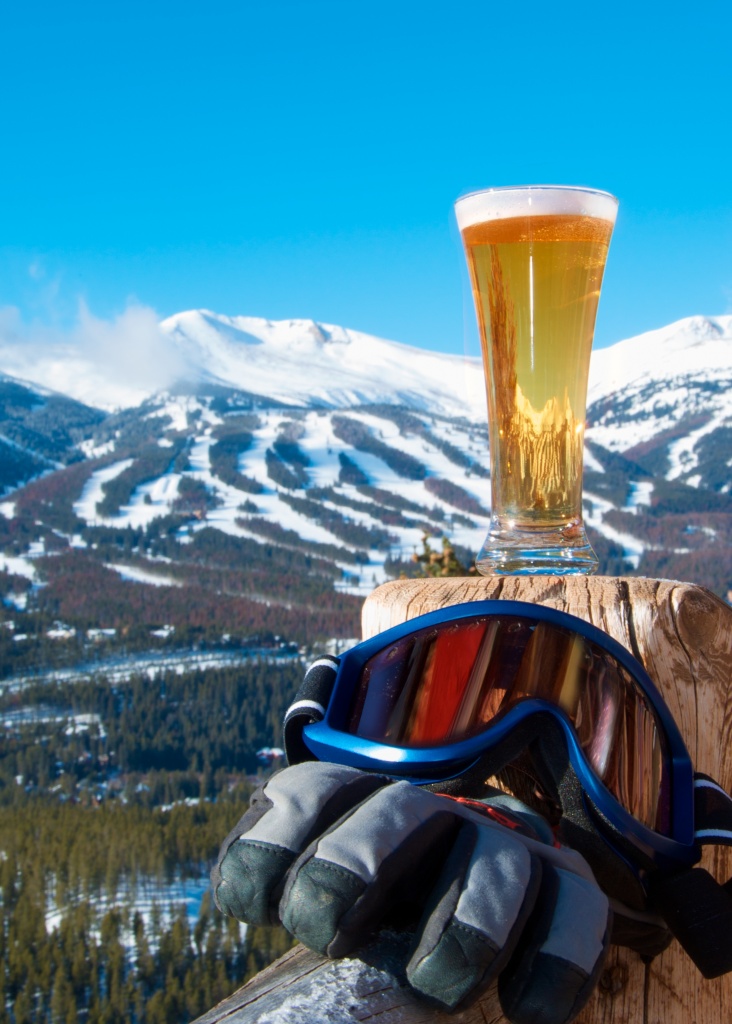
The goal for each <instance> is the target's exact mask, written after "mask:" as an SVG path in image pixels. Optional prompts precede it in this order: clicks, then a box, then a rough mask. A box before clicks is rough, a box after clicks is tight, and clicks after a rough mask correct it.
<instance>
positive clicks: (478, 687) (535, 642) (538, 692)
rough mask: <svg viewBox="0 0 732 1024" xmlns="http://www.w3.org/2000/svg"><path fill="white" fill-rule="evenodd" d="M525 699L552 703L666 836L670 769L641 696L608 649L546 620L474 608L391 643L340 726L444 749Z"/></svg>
mask: <svg viewBox="0 0 732 1024" xmlns="http://www.w3.org/2000/svg"><path fill="white" fill-rule="evenodd" d="M529 699H540V700H545V701H548V702H550V703H551V704H553V705H555V706H556V707H558V708H561V710H562V711H563V712H564V713H565V715H566V716H567V718H568V719H569V721H570V722H571V723H572V725H573V727H574V730H575V733H576V735H577V737H578V741H579V745H580V747H581V749H582V751H583V752H584V754H585V757H586V758H587V761H588V762H589V764H590V765H591V767H592V769H593V770H594V772H595V773H596V775H597V776H598V778H599V779H600V780H601V781H602V782H603V784H604V785H605V786H606V787H607V788H608V789H609V790H610V792H611V793H612V794H613V796H615V798H616V799H617V800H618V801H619V803H620V804H621V805H622V806H623V807H624V808H625V809H626V810H627V811H629V812H630V813H631V814H632V815H633V817H634V818H635V819H636V820H637V821H640V822H641V823H642V824H644V825H646V826H647V827H649V828H652V829H654V830H655V831H657V832H661V833H663V834H668V833H669V829H670V821H669V811H668V808H669V799H668V791H669V779H670V767H669V764H668V758H667V756H666V752H665V749H664V742H663V732H662V731H661V729H660V728H659V726H658V723H657V721H656V717H655V714H654V711H653V708H652V707H651V705H650V704H649V702H648V700H647V699H646V697H645V694H644V693H643V691H642V689H641V688H640V687H639V686H638V684H636V683H635V681H634V680H633V677H632V676H631V675H630V673H629V672H628V671H627V670H626V669H625V667H624V666H623V665H621V664H620V663H619V662H618V661H617V660H616V658H614V657H613V655H612V654H610V653H609V652H607V651H604V650H603V649H602V648H601V647H600V646H599V645H597V644H595V643H593V642H592V641H591V640H588V639H586V638H585V637H582V636H580V635H579V634H577V633H574V632H572V631H571V630H569V629H564V628H562V627H560V626H556V625H553V624H551V623H548V622H542V621H534V620H532V619H529V618H522V617H518V616H505V617H504V616H501V617H497V616H483V617H476V618H474V619H467V620H461V621H459V622H455V623H449V624H447V623H446V624H444V625H441V626H435V627H430V628H425V629H421V630H418V631H416V632H414V633H413V634H411V635H410V636H408V637H404V638H403V639H401V640H398V641H397V642H396V643H394V644H392V645H390V646H389V647H386V648H384V649H383V650H381V651H379V652H378V653H377V654H375V655H373V656H372V657H371V658H370V659H369V660H368V661H367V662H366V664H365V665H364V667H363V669H362V671H361V676H360V680H359V684H358V686H357V688H356V691H355V693H354V697H353V701H352V704H351V709H350V713H349V716H348V720H347V723H346V726H345V728H346V730H347V731H348V732H350V733H351V734H353V735H356V736H361V737H363V738H364V739H369V740H374V741H376V742H379V743H386V744H390V745H393V746H400V747H410V748H419V747H434V746H442V745H443V744H447V743H458V742H460V741H461V740H464V739H467V738H469V737H471V736H475V735H477V734H478V733H481V732H483V731H484V730H485V729H486V728H487V727H488V726H489V725H490V724H491V722H493V721H494V720H495V719H496V718H497V717H499V716H501V715H503V714H504V713H506V712H507V711H509V710H510V708H512V707H514V706H515V705H516V704H517V703H518V702H520V701H522V700H529Z"/></svg>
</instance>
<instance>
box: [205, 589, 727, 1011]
mask: <svg viewBox="0 0 732 1024" xmlns="http://www.w3.org/2000/svg"><path fill="white" fill-rule="evenodd" d="M489 598H490V599H499V598H502V599H505V600H521V601H533V602H536V603H539V604H545V605H549V606H551V607H554V608H560V609H563V610H564V611H568V612H571V613H572V614H574V615H577V616H579V617H580V618H583V619H586V620H588V621H590V622H592V623H594V624H595V625H597V626H599V627H600V629H603V630H604V631H605V632H607V633H609V634H610V636H612V637H614V638H615V639H616V640H618V641H619V642H620V643H621V644H623V645H624V646H625V647H626V648H628V650H630V651H631V652H632V653H633V654H634V655H635V657H636V658H638V660H639V661H641V662H642V663H643V664H644V665H645V667H646V669H647V671H648V673H649V675H650V676H651V678H652V679H653V680H654V682H655V683H656V684H657V686H658V687H659V689H660V690H661V693H662V694H663V696H664V698H665V700H666V702H667V703H668V705H669V708H670V709H671V712H672V714H673V715H674V718H675V719H676V721H677V723H678V725H679V728H680V729H681V732H682V735H683V736H684V740H685V741H686V744H687V747H688V749H689V753H690V754H691V758H692V761H693V763H694V766H695V768H696V769H697V770H698V771H703V772H707V773H708V774H709V775H711V776H712V777H713V778H715V779H716V780H717V781H718V782H719V783H720V785H722V786H723V787H724V788H725V789H726V790H727V791H728V792H729V791H732V752H731V751H730V734H731V732H732V609H731V608H730V607H728V606H727V605H726V604H724V602H722V601H720V600H719V599H718V598H717V597H715V596H714V595H713V594H710V593H709V592H708V591H706V590H704V589H702V588H701V587H696V586H693V585H691V584H686V583H675V582H672V581H668V580H651V579H642V578H632V577H628V578H617V577H586V576H581V577H579V576H564V577H547V576H535V577H518V576H507V577H480V578H473V577H470V578H452V579H429V580H399V581H395V582H393V583H387V584H385V585H384V586H381V587H379V588H377V589H376V590H375V591H374V592H373V593H372V594H371V595H370V596H369V597H368V598H367V600H366V603H365V605H364V609H363V633H364V637H369V636H372V635H374V634H375V633H378V632H380V631H381V630H384V629H387V628H388V627H389V626H393V625H395V624H397V623H399V622H403V621H405V620H406V619H411V618H414V617H415V616H417V615H421V614H422V613H424V612H428V611H434V610H435V609H438V608H443V607H446V606H448V605H452V604H459V603H461V602H463V601H476V600H486V599H489ZM702 863H703V866H704V867H707V868H708V869H709V870H710V871H711V872H712V873H713V874H714V875H715V876H716V877H717V878H719V879H720V880H723V879H726V878H728V877H729V876H730V875H732V851H731V850H729V849H727V850H725V849H722V848H719V847H717V848H715V849H714V851H713V852H712V851H710V852H708V853H707V854H706V855H705V858H704V860H703V861H702ZM730 941H732V937H730ZM403 952H404V943H403V940H402V939H401V938H400V937H399V936H394V935H390V936H387V935H381V936H380V937H379V938H378V940H377V941H376V942H375V943H374V944H373V945H372V946H371V947H369V948H368V949H367V950H365V951H364V952H363V953H362V954H361V956H360V958H359V959H346V960H340V961H329V960H325V959H324V958H323V957H320V956H318V955H316V954H315V953H312V952H310V951H309V950H306V949H304V948H303V947H301V946H299V947H296V948H295V949H294V950H292V951H291V952H289V953H287V954H286V955H285V956H284V957H282V958H280V960H278V961H277V962H276V963H274V964H272V965H271V966H270V967H268V968H267V969H266V970H265V971H262V972H261V973H260V974H259V975H258V976H257V977H256V978H254V979H253V980H252V981H250V982H249V983H248V984H247V985H245V986H244V987H243V988H241V989H239V991H238V992H236V993H234V995H233V996H231V997H230V998H229V999H227V1000H225V1001H224V1002H223V1003H221V1004H219V1006H217V1007H215V1008H214V1009H212V1010H210V1011H209V1012H208V1013H207V1014H205V1015H204V1016H203V1017H201V1018H199V1022H198V1024H219V1022H222V1024H223V1022H226V1024H244V1022H246V1024H249V1022H255V1021H256V1022H258V1024H285V1022H287V1024H349V1022H352V1021H368V1020H371V1019H372V1018H373V1019H376V1020H378V1024H428V1022H429V1024H448V1022H453V1024H506V1019H505V1017H503V1015H502V1014H501V1010H500V1006H499V1003H498V998H497V994H496V991H495V986H494V987H493V988H491V989H489V990H488V992H487V993H486V994H485V995H484V996H483V998H482V999H481V1000H480V1001H479V1002H478V1003H476V1004H475V1005H474V1006H472V1007H471V1008H470V1009H468V1010H465V1011H463V1012H462V1013H458V1014H451V1015H448V1014H446V1013H442V1012H441V1011H439V1010H435V1009H433V1008H431V1007H429V1006H427V1005H426V1004H424V1003H421V1002H418V1001H416V1000H415V999H414V998H413V997H412V996H411V995H410V994H409V992H408V990H407V989H406V988H405V987H404V985H403V983H402V978H401V976H400V969H399V964H400V962H401V957H402V955H403ZM731 1018H732V975H727V976H726V977H724V978H719V979H717V980H715V981H705V980H704V979H703V978H702V976H701V975H700V974H699V972H698V971H697V969H696V967H695V966H694V965H693V964H692V962H691V961H690V960H689V958H688V957H687V956H686V954H685V953H684V951H683V950H682V949H681V947H680V946H679V945H678V944H677V943H675V942H674V943H673V944H672V945H671V947H670V948H669V949H668V950H667V951H666V952H665V953H664V954H663V955H662V956H660V957H657V958H656V959H655V960H654V961H653V962H652V963H651V964H649V965H644V964H643V963H642V962H641V960H640V958H639V957H638V956H637V955H636V954H634V953H631V952H630V951H629V950H625V949H620V948H617V947H613V948H612V949H611V951H610V955H609V957H608V960H607V962H606V966H605V969H604V972H603V975H602V977H601V980H600V984H599V985H598V987H597V989H596V991H595V993H594V994H593V996H592V998H591V1000H590V1002H589V1003H588V1005H587V1006H586V1007H585V1009H584V1010H583V1011H582V1013H581V1014H580V1015H579V1017H577V1024H727V1022H728V1021H729V1020H730V1019H731Z"/></svg>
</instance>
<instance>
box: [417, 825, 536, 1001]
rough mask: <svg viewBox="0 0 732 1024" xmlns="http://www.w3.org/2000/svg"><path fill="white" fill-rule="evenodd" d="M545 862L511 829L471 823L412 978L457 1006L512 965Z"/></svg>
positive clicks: (428, 923) (437, 896)
mask: <svg viewBox="0 0 732 1024" xmlns="http://www.w3.org/2000/svg"><path fill="white" fill-rule="evenodd" d="M540 882H541V862H540V860H539V858H538V857H536V856H534V855H532V854H531V853H530V852H529V850H528V849H527V847H526V845H525V844H524V843H522V842H521V841H520V840H517V839H516V838H515V837H514V836H513V835H512V834H511V833H510V832H508V831H499V830H497V829H495V828H490V829H489V828H485V827H483V826H481V825H477V824H474V823H473V822H465V823H464V824H463V826H462V828H461V829H460V833H459V835H458V837H457V839H456V840H455V843H454V845H453V848H452V850H451V852H450V855H449V857H448V858H447V860H446V862H445V865H444V869H443V871H442V874H441V876H440V879H439V881H438V883H437V885H436V886H435V889H434V890H433V893H432V895H431V898H430V901H429V903H428V904H427V906H426V907H425V911H424V915H423V918H422V921H421V922H420V930H419V932H418V935H419V941H418V945H417V948H416V949H415V951H414V953H413V954H412V956H411V958H410V960H409V963H408V965H407V980H408V981H409V984H410V985H411V986H412V988H413V989H414V990H415V992H417V993H418V994H420V995H421V996H423V997H426V998H428V999H430V1000H431V1001H433V1002H436V1003H438V1004H439V1005H440V1006H442V1007H444V1008H446V1009H448V1010H454V1009H455V1008H456V1007H457V1005H458V1004H459V1003H461V1002H462V1001H463V1000H465V999H466V998H468V997H474V996H475V995H477V994H478V992H479V991H480V990H481V989H483V988H485V987H486V986H487V985H488V984H489V983H490V981H491V980H492V979H493V978H494V977H495V975H496V974H497V973H498V971H500V970H501V968H502V967H503V966H504V965H505V963H506V961H507V959H508V957H509V956H510V954H511V952H512V951H513V949H514V947H515V946H516V943H517V941H518V938H519V937H520V935H521V931H522V929H523V927H524V925H525V923H526V921H527V919H528V918H529V915H530V914H531V911H532V910H533V907H534V902H535V900H536V897H537V894H538V892H539V888H540Z"/></svg>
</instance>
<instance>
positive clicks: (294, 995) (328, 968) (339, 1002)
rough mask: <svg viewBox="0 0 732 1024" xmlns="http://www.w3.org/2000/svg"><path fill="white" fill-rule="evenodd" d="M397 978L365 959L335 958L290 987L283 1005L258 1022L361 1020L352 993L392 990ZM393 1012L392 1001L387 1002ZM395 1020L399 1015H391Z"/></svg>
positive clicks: (332, 1023) (345, 1023) (345, 1022)
mask: <svg viewBox="0 0 732 1024" xmlns="http://www.w3.org/2000/svg"><path fill="white" fill-rule="evenodd" d="M393 987H394V979H393V978H392V977H391V976H390V975H389V974H387V973H386V972H385V971H380V970H378V969H377V968H376V967H371V966H369V965H367V964H365V963H363V961H361V960H351V959H343V960H332V961H329V962H326V963H325V964H323V965H322V966H321V967H319V968H318V970H316V971H310V972H308V973H307V974H305V975H304V976H303V977H301V978H298V979H297V981H295V982H294V983H292V984H290V985H288V986H287V989H286V994H285V995H283V997H282V1002H281V1003H280V1005H279V1006H277V1007H276V1008H274V1009H271V1010H265V1011H264V1012H263V1013H262V1012H260V1014H259V1015H258V1016H257V1021H258V1024H292V1022H293V1021H297V1024H353V1022H354V1021H357V1020H360V1019H361V1016H360V1015H359V1014H358V1012H357V1011H358V1007H357V1006H353V1010H354V1011H355V1012H351V1009H350V1008H349V1007H351V1006H352V1005H353V1000H352V999H349V998H348V993H349V992H366V993H374V992H381V991H384V992H385V994H386V993H388V991H389V990H390V989H392V988H393ZM387 1005H388V1007H389V1008H390V1009H391V1010H392V1011H393V1010H394V1005H393V1003H392V1001H389V1003H388V1004H387ZM389 1017H390V1019H391V1020H397V1019H398V1017H395V1016H394V1015H393V1012H392V1013H390V1014H389Z"/></svg>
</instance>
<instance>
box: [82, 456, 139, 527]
mask: <svg viewBox="0 0 732 1024" xmlns="http://www.w3.org/2000/svg"><path fill="white" fill-rule="evenodd" d="M133 461H134V459H122V460H121V462H113V463H112V464H111V466H105V467H104V468H103V469H98V470H96V472H94V473H92V475H91V476H90V477H89V479H88V480H87V482H86V483H85V484H84V489H83V490H82V492H81V497H80V498H79V500H78V501H75V502H74V512H75V513H76V515H77V516H78V517H79V518H80V519H84V520H86V522H87V523H98V522H101V521H102V517H101V516H100V515H99V513H98V512H97V503H98V502H100V501H101V500H102V499H103V498H104V491H103V490H102V486H103V485H104V484H106V483H107V482H108V481H109V480H114V478H115V477H117V476H119V475H120V473H124V471H125V470H126V469H127V468H128V467H129V466H131V465H132V463H133Z"/></svg>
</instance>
